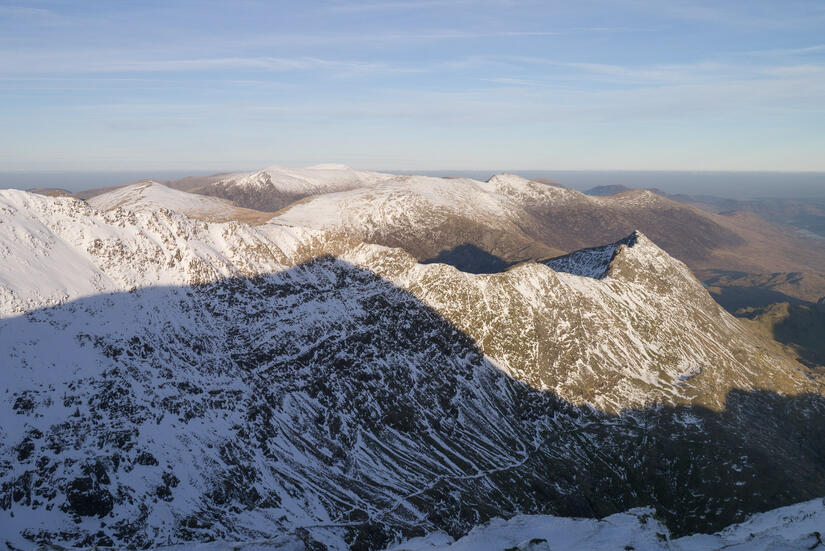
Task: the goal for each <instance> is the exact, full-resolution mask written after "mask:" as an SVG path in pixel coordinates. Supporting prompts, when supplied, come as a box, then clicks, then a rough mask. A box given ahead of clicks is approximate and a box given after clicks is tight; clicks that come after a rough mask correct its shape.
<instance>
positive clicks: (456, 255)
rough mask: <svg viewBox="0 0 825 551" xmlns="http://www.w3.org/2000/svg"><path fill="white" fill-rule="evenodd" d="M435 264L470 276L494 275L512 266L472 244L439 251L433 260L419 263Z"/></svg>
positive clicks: (510, 263)
mask: <svg viewBox="0 0 825 551" xmlns="http://www.w3.org/2000/svg"><path fill="white" fill-rule="evenodd" d="M436 263H438V264H449V265H450V266H453V267H455V268H458V269H459V270H461V271H462V272H468V273H471V274H495V273H499V272H503V271H505V270H506V269H507V268H509V267H510V266H512V265H513V263H512V262H507V261H506V260H504V259H503V258H500V257H498V256H496V255H494V254H491V253H489V252H487V251H485V250H484V249H482V248H481V247H479V246H477V245H474V244H473V243H463V244H461V245H456V246H455V247H453V248H452V249H449V250H444V251H441V252H440V253H438V255H436V256H434V257H433V258H429V259H427V260H422V261H421V264H436Z"/></svg>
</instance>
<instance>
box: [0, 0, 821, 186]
mask: <svg viewBox="0 0 825 551" xmlns="http://www.w3.org/2000/svg"><path fill="white" fill-rule="evenodd" d="M0 128H2V132H0V171H5V172H14V171H50V170H55V171H72V170H76V171H142V170H147V171H149V170H159V169H164V170H180V171H192V172H199V173H203V172H209V171H223V170H227V171H229V170H242V169H244V170H245V169H255V168H260V167H264V166H268V165H272V164H282V165H311V164H315V163H320V162H335V163H345V164H349V165H351V166H356V167H360V168H371V169H384V170H442V169H473V170H488V169H489V170H500V169H511V170H517V169H518V170H529V169H537V170H699V171H701V170H714V171H715V170H735V171H741V170H757V171H759V170H772V171H825V2H822V1H820V0H815V1H796V0H787V1H782V2H777V1H761V0H749V1H742V2H737V1H728V2H726V1H714V2H700V1H693V0H686V1H667V0H662V1H648V0H631V1H600V0H593V1H591V0H579V1H575V2H574V1H569V0H568V1H553V0H547V1H532V0H523V1H522V0H478V1H470V0H450V1H443V0H418V1H411V0H387V1H383V2H381V1H374V0H364V1H343V0H341V1H338V0H330V1H319V2H312V1H304V2H274V1H273V2H269V1H267V2H257V1H244V0H237V1H234V2H215V1H211V0H199V1H197V2H174V1H163V2H155V1H151V0H149V1H130V2H104V1H102V0H97V1H94V2H83V1H79V0H76V1H48V2H23V1H13V2H7V1H5V0H0Z"/></svg>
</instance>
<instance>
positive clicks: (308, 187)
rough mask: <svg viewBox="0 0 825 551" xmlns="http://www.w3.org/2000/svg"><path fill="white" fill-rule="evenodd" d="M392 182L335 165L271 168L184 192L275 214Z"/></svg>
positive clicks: (225, 178)
mask: <svg viewBox="0 0 825 551" xmlns="http://www.w3.org/2000/svg"><path fill="white" fill-rule="evenodd" d="M393 178H395V176H394V175H392V174H381V173H378V172H364V171H358V170H354V169H352V168H350V167H348V166H344V165H336V164H324V165H316V166H311V167H307V168H286V167H281V166H271V167H268V168H265V169H263V170H259V171H256V172H249V173H239V174H230V175H226V176H225V177H224V178H221V179H220V180H218V181H215V182H210V183H208V184H206V185H203V186H200V187H196V188H192V189H190V190H187V191H192V192H194V193H201V194H204V195H211V196H214V197H222V198H224V199H229V200H230V201H232V202H234V203H235V204H236V205H239V206H241V207H246V208H251V209H256V210H262V211H276V210H279V209H281V208H283V207H285V206H287V205H289V204H291V203H294V202H295V201H298V200H300V199H303V198H304V197H309V196H310V195H317V194H320V193H330V192H335V191H341V190H346V189H355V188H360V187H369V186H372V185H375V184H378V183H381V182H387V181H389V180H392V179H393Z"/></svg>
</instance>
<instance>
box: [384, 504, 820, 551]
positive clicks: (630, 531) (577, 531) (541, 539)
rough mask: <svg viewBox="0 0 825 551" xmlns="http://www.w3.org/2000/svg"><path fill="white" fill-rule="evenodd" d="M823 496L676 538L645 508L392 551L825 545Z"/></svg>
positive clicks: (780, 550)
mask: <svg viewBox="0 0 825 551" xmlns="http://www.w3.org/2000/svg"><path fill="white" fill-rule="evenodd" d="M823 534H825V504H824V503H823V500H822V499H814V500H811V501H808V502H805V503H799V504H796V505H790V506H788V507H782V508H779V509H775V510H773V511H768V512H766V513H760V514H757V515H754V516H753V517H752V518H750V519H749V520H748V521H746V522H743V523H741V524H734V525H732V526H729V527H728V528H725V529H724V530H722V531H721V532H717V533H715V534H695V535H691V536H685V537H681V538H676V539H671V537H670V532H669V531H668V529H667V527H666V526H664V525H663V524H662V523H661V522H660V521H659V520H657V519H656V518H655V511H653V510H652V509H649V508H641V509H634V510H630V511H627V512H625V513H618V514H615V515H610V516H608V517H606V518H603V519H601V520H596V519H572V518H559V517H553V516H546V515H519V516H516V517H513V518H511V519H509V520H502V519H493V520H491V521H490V522H489V523H487V524H485V525H483V526H479V527H477V528H474V529H473V530H472V531H471V532H470V533H469V534H467V535H466V536H464V537H462V538H460V539H459V540H458V541H453V539H452V538H451V537H450V536H449V535H447V534H444V533H435V534H430V535H428V536H426V537H422V538H416V539H413V540H410V541H406V542H404V543H401V544H398V545H393V546H391V547H389V548H388V551H441V550H443V551H505V550H510V549H512V550H518V551H546V550H550V549H552V550H555V551H568V550H569V551H572V550H577V551H588V550H592V551H601V550H605V551H609V550H616V551H626V550H635V551H721V550H722V549H725V550H729V551H765V550H771V551H803V550H806V549H820V548H823V547H825V542H824V541H823V537H825V536H823Z"/></svg>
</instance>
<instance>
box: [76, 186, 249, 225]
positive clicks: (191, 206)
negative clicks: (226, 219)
mask: <svg viewBox="0 0 825 551" xmlns="http://www.w3.org/2000/svg"><path fill="white" fill-rule="evenodd" d="M87 203H89V204H90V205H92V206H93V207H94V208H96V209H98V210H112V209H115V208H124V209H127V210H133V211H154V210H159V209H168V210H173V211H176V212H180V213H182V214H187V215H188V216H190V217H192V218H198V215H213V216H219V215H223V214H226V213H227V212H228V211H231V210H232V209H233V208H234V206H233V205H232V203H230V202H229V201H227V200H225V199H219V198H217V197H207V196H205V195H197V194H194V193H187V192H185V191H178V190H175V189H171V188H169V187H167V186H165V185H163V184H160V183H158V182H153V181H146V182H138V183H135V184H130V185H128V186H123V187H120V188H117V189H115V190H112V191H109V192H107V193H103V194H101V195H96V196H95V197H92V198H91V199H88V200H87Z"/></svg>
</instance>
